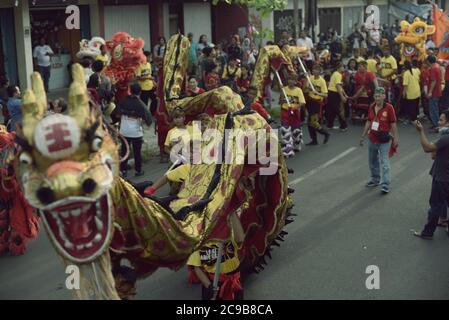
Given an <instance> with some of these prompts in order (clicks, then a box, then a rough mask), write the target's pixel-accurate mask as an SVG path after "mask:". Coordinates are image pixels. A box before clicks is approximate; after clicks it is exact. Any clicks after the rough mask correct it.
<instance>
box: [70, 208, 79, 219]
mask: <svg viewBox="0 0 449 320" xmlns="http://www.w3.org/2000/svg"><path fill="white" fill-rule="evenodd" d="M80 214H81V208H78V209H74V210H72V211H70V215H71V216H72V217H79V215H80Z"/></svg>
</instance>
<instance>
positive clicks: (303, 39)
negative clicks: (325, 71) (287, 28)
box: [296, 30, 315, 68]
mask: <svg viewBox="0 0 449 320" xmlns="http://www.w3.org/2000/svg"><path fill="white" fill-rule="evenodd" d="M296 45H297V46H299V47H307V49H309V54H308V56H307V59H306V64H307V66H308V67H309V68H310V66H312V64H313V63H312V62H313V60H314V59H315V56H314V55H313V52H312V50H313V41H312V39H310V38H309V37H308V36H307V33H306V32H305V31H304V30H303V31H301V34H300V35H299V38H298V40H297V41H296Z"/></svg>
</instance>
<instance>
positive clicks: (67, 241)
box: [41, 195, 112, 263]
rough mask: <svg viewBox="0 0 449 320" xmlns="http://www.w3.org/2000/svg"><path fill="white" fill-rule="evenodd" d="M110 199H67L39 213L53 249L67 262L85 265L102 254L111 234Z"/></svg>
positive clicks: (105, 197) (106, 197)
mask: <svg viewBox="0 0 449 320" xmlns="http://www.w3.org/2000/svg"><path fill="white" fill-rule="evenodd" d="M111 211H112V209H111V207H110V200H109V199H108V196H107V195H105V196H102V197H101V198H99V199H98V200H97V201H92V200H90V199H83V198H79V197H78V198H76V197H75V198H67V199H64V200H62V201H58V203H56V204H53V205H52V206H51V208H45V209H44V210H41V215H42V217H43V221H44V224H45V226H46V228H47V231H48V233H49V235H50V238H51V239H52V241H53V242H54V244H55V245H56V248H57V250H58V251H60V253H61V254H62V255H63V256H64V257H66V258H67V259H69V260H71V261H74V262H77V263H85V262H90V261H92V260H94V259H96V258H97V257H98V256H99V255H101V254H103V252H104V250H105V249H106V248H107V246H108V245H109V239H110V234H111V222H112V214H111Z"/></svg>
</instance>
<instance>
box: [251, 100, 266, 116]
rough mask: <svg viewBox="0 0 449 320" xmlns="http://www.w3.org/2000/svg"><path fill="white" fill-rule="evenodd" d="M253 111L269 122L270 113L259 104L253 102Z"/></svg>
mask: <svg viewBox="0 0 449 320" xmlns="http://www.w3.org/2000/svg"><path fill="white" fill-rule="evenodd" d="M251 109H253V110H254V111H257V113H258V114H260V115H261V116H262V117H263V118H264V119H265V120H268V112H267V110H265V108H264V107H263V106H262V105H261V104H260V103H259V102H253V103H252V104H251Z"/></svg>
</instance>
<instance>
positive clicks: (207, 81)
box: [204, 63, 220, 91]
mask: <svg viewBox="0 0 449 320" xmlns="http://www.w3.org/2000/svg"><path fill="white" fill-rule="evenodd" d="M204 86H205V87H206V91H210V90H213V89H216V88H218V87H219V86H220V76H219V75H218V66H217V65H216V64H215V63H211V64H209V65H208V66H207V68H206V75H205V78H204Z"/></svg>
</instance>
